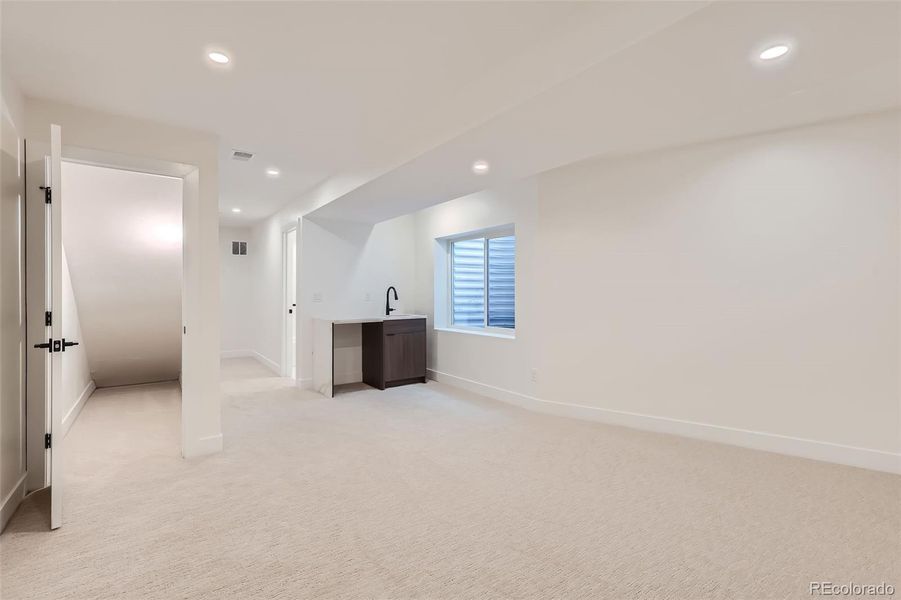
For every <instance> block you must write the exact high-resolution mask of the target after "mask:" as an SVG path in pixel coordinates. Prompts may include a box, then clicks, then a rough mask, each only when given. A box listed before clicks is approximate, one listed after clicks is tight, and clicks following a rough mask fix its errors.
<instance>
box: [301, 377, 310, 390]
mask: <svg viewBox="0 0 901 600" xmlns="http://www.w3.org/2000/svg"><path fill="white" fill-rule="evenodd" d="M297 387H299V388H300V389H302V390H312V389H313V378H312V377H307V378H306V379H298V380H297Z"/></svg>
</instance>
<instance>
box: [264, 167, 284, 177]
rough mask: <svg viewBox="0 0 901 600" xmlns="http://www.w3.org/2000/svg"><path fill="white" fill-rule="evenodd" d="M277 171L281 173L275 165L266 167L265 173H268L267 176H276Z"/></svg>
mask: <svg viewBox="0 0 901 600" xmlns="http://www.w3.org/2000/svg"><path fill="white" fill-rule="evenodd" d="M279 173H281V171H279V170H278V169H276V168H275V167H269V168H268V169H266V175H268V176H269V177H278V174H279Z"/></svg>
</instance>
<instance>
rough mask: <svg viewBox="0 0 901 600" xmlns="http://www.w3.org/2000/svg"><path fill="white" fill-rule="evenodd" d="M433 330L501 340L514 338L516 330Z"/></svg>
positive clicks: (457, 328) (456, 328)
mask: <svg viewBox="0 0 901 600" xmlns="http://www.w3.org/2000/svg"><path fill="white" fill-rule="evenodd" d="M435 331H443V332H446V333H466V334H469V335H481V336H483V337H493V338H501V339H503V340H515V339H516V332H515V331H511V332H510V333H503V332H500V331H486V330H484V329H463V328H459V327H435Z"/></svg>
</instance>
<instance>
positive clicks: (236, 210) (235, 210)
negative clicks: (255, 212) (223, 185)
mask: <svg viewBox="0 0 901 600" xmlns="http://www.w3.org/2000/svg"><path fill="white" fill-rule="evenodd" d="M232 212H233V213H239V212H241V209H240V208H233V209H232Z"/></svg>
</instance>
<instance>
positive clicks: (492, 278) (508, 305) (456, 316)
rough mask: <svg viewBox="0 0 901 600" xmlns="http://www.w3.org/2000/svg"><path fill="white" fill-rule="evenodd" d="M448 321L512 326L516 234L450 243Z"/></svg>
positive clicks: (460, 324) (464, 323) (513, 322)
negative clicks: (449, 312) (449, 307)
mask: <svg viewBox="0 0 901 600" xmlns="http://www.w3.org/2000/svg"><path fill="white" fill-rule="evenodd" d="M450 254H451V281H450V284H451V286H450V287H451V320H452V322H453V324H454V325H456V326H463V327H501V328H505V329H513V328H514V327H515V325H516V322H515V314H516V310H515V308H516V291H515V263H516V236H513V235H499V236H495V237H491V236H485V237H476V238H471V239H464V240H456V241H452V242H450Z"/></svg>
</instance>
